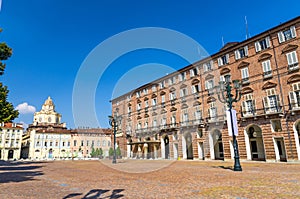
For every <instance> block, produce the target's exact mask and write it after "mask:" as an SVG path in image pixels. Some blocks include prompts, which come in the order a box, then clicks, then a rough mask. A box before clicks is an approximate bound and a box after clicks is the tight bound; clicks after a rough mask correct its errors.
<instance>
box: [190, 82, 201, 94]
mask: <svg viewBox="0 0 300 199" xmlns="http://www.w3.org/2000/svg"><path fill="white" fill-rule="evenodd" d="M199 92H200V87H199V84H195V85H192V93H193V94H195V93H199Z"/></svg>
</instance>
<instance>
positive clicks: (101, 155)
mask: <svg viewBox="0 0 300 199" xmlns="http://www.w3.org/2000/svg"><path fill="white" fill-rule="evenodd" d="M99 156H100V158H102V157H103V150H102V148H100V149H99Z"/></svg>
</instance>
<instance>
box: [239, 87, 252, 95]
mask: <svg viewBox="0 0 300 199" xmlns="http://www.w3.org/2000/svg"><path fill="white" fill-rule="evenodd" d="M252 92H253V89H252V88H250V87H246V88H243V90H242V94H243V95H244V94H247V93H252Z"/></svg>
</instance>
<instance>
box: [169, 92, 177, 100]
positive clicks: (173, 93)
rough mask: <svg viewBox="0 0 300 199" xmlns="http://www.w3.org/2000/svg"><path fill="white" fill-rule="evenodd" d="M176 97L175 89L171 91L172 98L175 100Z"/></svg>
mask: <svg viewBox="0 0 300 199" xmlns="http://www.w3.org/2000/svg"><path fill="white" fill-rule="evenodd" d="M175 99H176V93H175V91H173V92H172V93H170V100H175Z"/></svg>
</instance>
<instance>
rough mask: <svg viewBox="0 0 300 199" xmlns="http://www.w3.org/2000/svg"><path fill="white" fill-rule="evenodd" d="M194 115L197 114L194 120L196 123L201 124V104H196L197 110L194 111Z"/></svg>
mask: <svg viewBox="0 0 300 199" xmlns="http://www.w3.org/2000/svg"><path fill="white" fill-rule="evenodd" d="M194 116H195V121H194V123H195V124H199V123H200V120H201V118H202V114H201V110H200V107H199V106H196V108H195V112H194Z"/></svg>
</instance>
